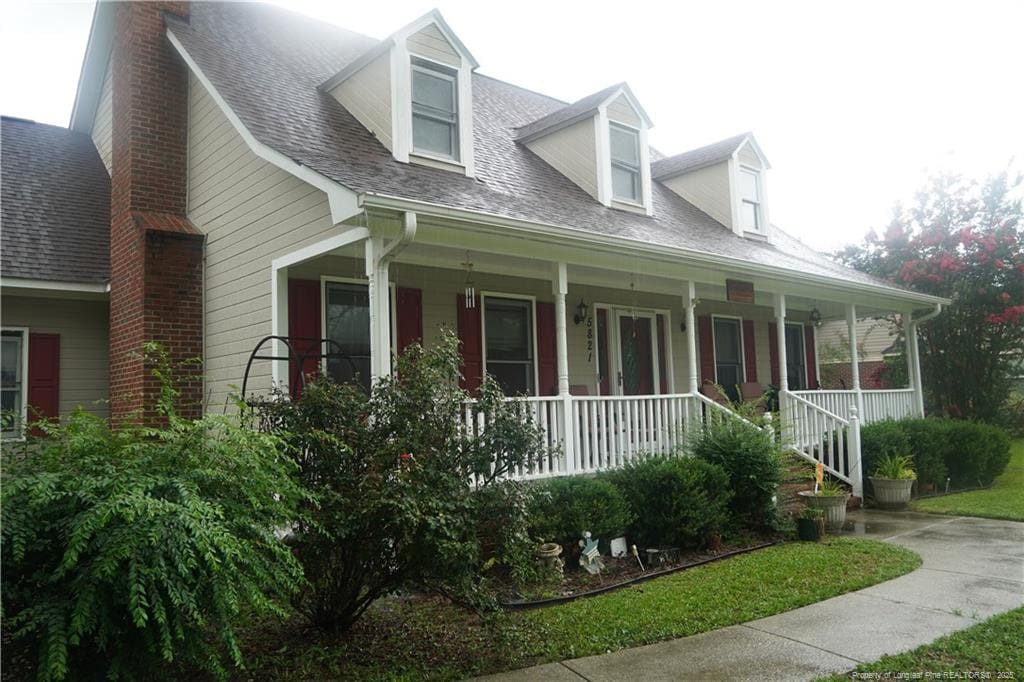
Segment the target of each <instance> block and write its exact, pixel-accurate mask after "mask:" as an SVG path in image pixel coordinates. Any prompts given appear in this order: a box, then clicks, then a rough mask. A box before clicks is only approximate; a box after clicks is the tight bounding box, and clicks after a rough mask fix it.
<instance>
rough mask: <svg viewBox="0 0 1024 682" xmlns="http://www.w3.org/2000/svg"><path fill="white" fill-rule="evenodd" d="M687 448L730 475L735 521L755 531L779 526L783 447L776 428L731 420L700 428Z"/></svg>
mask: <svg viewBox="0 0 1024 682" xmlns="http://www.w3.org/2000/svg"><path fill="white" fill-rule="evenodd" d="M687 450H688V452H689V453H690V454H692V455H694V456H695V457H698V458H700V459H702V460H704V461H706V462H710V463H711V464H715V465H717V466H720V467H721V468H722V469H724V470H725V472H726V474H728V476H729V487H730V489H731V490H732V498H731V500H730V502H729V509H730V510H731V511H732V514H733V517H734V521H736V522H737V523H738V524H740V525H742V526H744V527H747V528H750V529H755V530H765V529H770V528H774V527H775V525H776V517H777V513H776V494H777V493H778V488H779V483H780V482H781V481H782V464H781V462H782V449H781V447H780V445H779V440H778V439H777V438H776V436H775V433H774V432H773V431H771V430H764V429H760V428H756V427H754V426H752V425H751V424H748V423H746V422H743V421H740V420H738V419H727V420H723V421H721V422H719V423H715V424H710V425H709V426H708V428H706V429H702V430H700V431H697V432H696V433H695V435H694V436H693V438H691V440H690V441H689V442H688V443H687Z"/></svg>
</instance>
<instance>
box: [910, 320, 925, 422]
mask: <svg viewBox="0 0 1024 682" xmlns="http://www.w3.org/2000/svg"><path fill="white" fill-rule="evenodd" d="M907 319H909V320H911V321H910V324H909V325H907V362H908V363H909V365H910V367H909V370H910V387H911V388H912V389H914V399H913V402H914V415H915V416H917V417H923V416H924V389H923V388H922V386H921V353H920V348H918V345H917V323H916V322H914V321H913V319H912V317H911V315H908V316H907Z"/></svg>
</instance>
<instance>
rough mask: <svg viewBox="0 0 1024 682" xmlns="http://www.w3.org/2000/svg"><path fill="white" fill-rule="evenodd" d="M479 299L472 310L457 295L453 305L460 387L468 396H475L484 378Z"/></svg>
mask: <svg viewBox="0 0 1024 682" xmlns="http://www.w3.org/2000/svg"><path fill="white" fill-rule="evenodd" d="M479 304H480V298H479V297H477V305H476V306H474V307H472V308H467V307H466V297H465V295H463V294H457V295H456V297H455V305H456V306H458V310H457V311H456V316H457V320H458V326H459V342H460V344H459V345H460V350H461V352H462V379H461V380H460V381H459V386H461V387H462V388H463V389H465V390H466V391H469V393H470V394H475V393H476V392H477V391H478V390H479V389H480V382H481V381H483V376H484V354H483V347H482V345H481V339H480V331H481V330H480V324H481V322H480V308H479Z"/></svg>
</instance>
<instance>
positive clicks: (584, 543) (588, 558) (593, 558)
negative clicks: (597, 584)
mask: <svg viewBox="0 0 1024 682" xmlns="http://www.w3.org/2000/svg"><path fill="white" fill-rule="evenodd" d="M580 547H581V551H580V566H582V567H583V568H584V569H585V570H586V571H587V573H589V574H590V575H597V574H598V573H600V572H601V571H602V570H604V562H603V561H601V551H600V550H599V549H598V548H597V540H594V539H591V537H590V531H589V530H588V531H587V532H585V533H584V534H583V539H582V540H580Z"/></svg>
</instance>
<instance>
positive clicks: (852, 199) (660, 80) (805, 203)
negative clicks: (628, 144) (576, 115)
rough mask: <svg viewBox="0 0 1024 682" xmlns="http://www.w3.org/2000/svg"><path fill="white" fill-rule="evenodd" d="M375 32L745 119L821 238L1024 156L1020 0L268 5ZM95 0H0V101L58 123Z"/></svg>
mask: <svg viewBox="0 0 1024 682" xmlns="http://www.w3.org/2000/svg"><path fill="white" fill-rule="evenodd" d="M279 4H282V5H285V6H289V7H292V8H293V9H295V10H297V11H300V12H302V13H304V14H309V15H312V16H316V17H318V18H322V19H324V20H326V21H330V22H332V23H336V24H339V25H341V26H344V27H346V28H349V29H352V30H355V31H359V32H362V33H365V34H367V35H371V36H374V37H378V38H379V37H384V36H386V35H388V34H389V33H391V32H392V31H394V30H395V29H397V28H399V27H400V26H401V25H402V24H404V23H407V22H408V21H411V20H412V19H414V18H416V17H417V16H419V15H421V14H423V13H424V12H426V11H427V10H429V9H431V8H432V7H435V6H436V7H438V9H440V10H441V12H442V13H443V14H444V16H445V18H446V19H447V20H448V22H449V24H451V26H452V27H453V29H454V30H455V32H456V33H457V34H458V35H459V37H460V38H461V39H462V41H463V42H464V43H465V44H466V46H467V47H468V48H469V49H470V51H472V52H473V54H474V56H475V57H476V58H477V60H478V61H479V62H480V71H481V72H483V73H486V74H488V75H491V76H494V77H497V78H501V79H503V80H507V81H511V82H513V83H516V84H518V85H522V86H525V87H528V88H532V89H534V90H538V91H540V92H543V93H545V94H548V95H552V96H555V97H559V98H562V99H565V100H569V101H571V100H575V99H578V98H580V97H582V96H584V95H587V94H589V93H591V92H593V91H596V90H598V89H600V88H603V87H605V86H607V85H610V84H612V83H616V82H618V81H623V80H624V81H627V82H629V84H630V86H631V87H632V89H633V91H634V93H635V94H636V95H637V97H638V98H639V99H640V102H641V103H642V104H643V106H644V108H645V109H646V110H647V112H648V114H649V115H650V116H651V118H652V119H653V121H654V128H653V129H652V131H651V138H650V139H651V143H652V144H653V145H654V146H655V147H657V148H658V149H660V150H661V151H663V152H665V153H667V154H674V153H678V152H681V151H685V150H687V149H691V148H694V147H698V146H701V145H703V144H706V143H708V142H713V141H715V140H718V139H721V138H724V137H728V136H730V135H734V134H736V133H738V132H743V131H745V130H751V131H753V132H754V134H755V135H756V137H757V139H758V142H759V143H760V144H761V147H762V149H763V150H764V152H765V154H766V155H767V156H768V158H769V160H770V161H771V163H772V171H771V172H770V173H769V176H768V200H769V208H770V212H771V220H772V222H774V223H776V224H777V225H779V226H781V227H783V228H784V229H786V230H788V231H790V232H791V233H793V234H795V235H796V236H798V237H800V238H801V239H803V240H804V241H805V242H807V243H809V244H811V245H813V246H815V247H818V248H822V249H832V248H835V247H837V246H839V245H841V244H844V243H847V242H851V241H858V240H859V239H860V238H861V236H862V235H863V234H864V233H865V232H866V231H867V230H868V229H869V228H871V227H877V226H880V225H883V224H884V223H885V222H886V221H887V220H888V217H889V214H890V210H891V207H892V205H893V203H894V202H895V201H897V200H899V199H908V198H910V197H912V196H913V193H914V191H915V190H916V189H917V188H918V187H919V186H920V184H921V182H922V180H923V179H924V177H925V176H926V173H927V172H928V171H931V170H936V169H940V168H942V169H952V170H957V171H960V172H964V173H967V174H971V175H979V176H980V175H984V174H987V173H991V172H995V171H998V170H1001V169H1003V168H1005V167H1006V166H1007V164H1008V163H1009V162H1010V159H1011V158H1013V157H1015V158H1016V160H1015V162H1014V164H1015V166H1016V167H1022V166H1024V164H1022V163H1021V161H1022V159H1024V125H1022V121H1024V86H1022V83H1024V52H1022V49H1024V48H1022V34H1021V31H1022V27H1024V1H1021V0H1006V1H1005V2H998V1H984V0H981V1H979V0H971V1H970V2H968V1H966V0H964V1H961V2H959V3H951V2H935V1H923V2H912V1H907V0H900V1H898V2H897V1H894V0H888V1H887V2H866V1H858V2H843V3H840V2H820V1H813V2H763V1H752V2H747V1H731V0H728V1H724V2H721V1H720V2H699V3H698V2H666V1H661V2H640V1H636V0H634V1H633V2H625V3H624V2H621V1H619V2H602V1H593V0H589V1H586V2H556V1H554V0H546V1H544V2H533V1H532V0H517V1H516V2H493V1H489V2H483V1H481V0H450V1H448V0H436V2H435V1H434V0H385V1H378V2H362V3H355V2H336V1H331V0H294V1H293V2H285V1H282V2H279ZM91 17H92V3H91V2H83V3H56V2H53V3H17V2H11V1H10V0H0V73H2V81H0V111H2V113H4V114H7V115H12V116H21V117H24V118H30V119H34V120H36V121H41V122H46V123H54V124H59V125H67V123H68V120H69V118H70V115H71V105H72V103H73V101H74V94H75V87H76V84H77V81H78V74H79V70H80V68H81V64H82V55H83V53H84V50H85V44H86V40H87V38H88V32H89V23H90V20H91Z"/></svg>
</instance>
